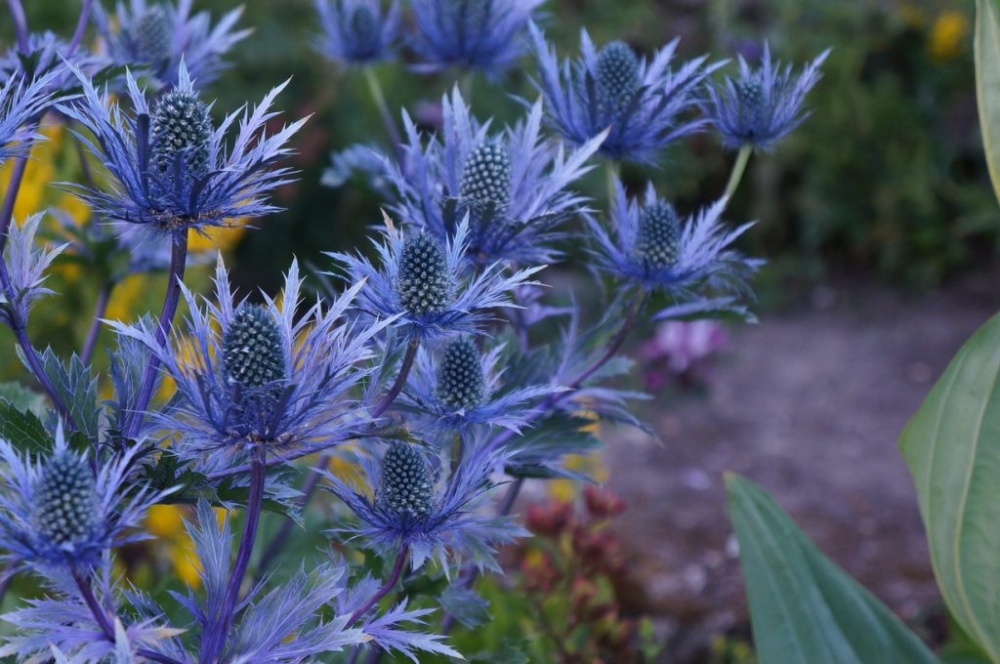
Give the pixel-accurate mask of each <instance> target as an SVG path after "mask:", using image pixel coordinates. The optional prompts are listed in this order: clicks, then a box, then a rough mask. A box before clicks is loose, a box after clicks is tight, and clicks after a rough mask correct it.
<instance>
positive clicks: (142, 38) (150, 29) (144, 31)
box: [132, 5, 173, 66]
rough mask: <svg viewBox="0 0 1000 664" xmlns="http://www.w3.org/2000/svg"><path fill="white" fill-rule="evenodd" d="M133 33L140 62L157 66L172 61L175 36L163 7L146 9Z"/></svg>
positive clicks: (155, 6) (157, 6)
mask: <svg viewBox="0 0 1000 664" xmlns="http://www.w3.org/2000/svg"><path fill="white" fill-rule="evenodd" d="M133 31H134V34H132V39H133V40H134V41H135V45H136V56H137V57H138V59H139V61H140V62H142V63H145V64H148V65H154V66H156V65H159V64H161V63H163V62H165V61H167V60H169V59H170V51H171V45H172V41H173V34H171V25H170V17H168V16H167V12H166V10H164V9H163V7H162V6H161V5H152V6H150V7H149V8H148V9H146V11H145V12H143V14H142V16H140V17H139V20H138V21H136V23H135V26H134V27H133Z"/></svg>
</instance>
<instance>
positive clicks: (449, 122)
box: [386, 88, 603, 265]
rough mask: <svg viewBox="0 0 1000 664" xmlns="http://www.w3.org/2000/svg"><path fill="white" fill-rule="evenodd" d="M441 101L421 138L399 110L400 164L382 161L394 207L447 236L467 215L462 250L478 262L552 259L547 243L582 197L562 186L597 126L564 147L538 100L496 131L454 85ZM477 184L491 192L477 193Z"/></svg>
mask: <svg viewBox="0 0 1000 664" xmlns="http://www.w3.org/2000/svg"><path fill="white" fill-rule="evenodd" d="M442 109H443V114H444V123H443V128H442V131H441V135H440V136H439V137H437V136H434V137H431V138H430V139H429V140H428V141H427V142H426V146H425V145H424V142H423V140H422V139H421V137H420V134H419V132H418V131H417V128H416V126H415V124H414V123H413V121H412V120H411V119H410V117H409V116H408V115H404V117H403V123H404V126H405V129H406V144H405V145H404V147H403V151H404V155H405V158H404V159H403V163H404V164H405V167H403V168H402V169H401V168H400V167H399V166H397V165H396V164H395V162H392V163H389V161H388V160H387V161H386V163H387V165H388V169H389V172H388V176H389V180H390V182H391V184H392V186H393V189H394V190H395V194H396V196H395V198H396V202H395V203H394V204H393V205H392V206H391V209H392V210H393V212H395V213H396V214H397V215H398V216H399V218H400V219H402V220H404V221H405V222H406V223H408V224H414V225H417V226H420V227H422V228H425V229H426V230H427V231H428V232H429V233H431V234H433V235H434V236H435V237H437V238H438V239H439V240H441V241H445V240H450V239H452V238H454V236H455V233H456V232H457V230H458V227H459V226H460V225H461V223H462V220H463V219H464V218H466V216H467V217H468V220H469V231H468V250H467V253H466V255H467V257H468V258H469V259H471V260H473V261H476V262H478V263H492V262H494V261H497V260H511V261H514V262H517V263H520V264H525V265H540V264H546V263H552V262H554V261H556V260H558V258H559V256H560V255H561V254H560V252H559V251H558V249H557V248H556V247H555V246H554V245H555V244H556V243H557V242H558V241H559V240H561V239H563V238H564V237H565V230H564V229H563V228H562V225H563V223H564V222H565V221H566V220H567V219H569V218H570V217H572V216H573V215H574V214H576V213H577V212H578V211H579V210H580V209H581V208H582V207H583V206H584V204H585V202H586V199H585V198H584V197H582V196H580V195H579V194H577V193H576V192H573V191H570V190H569V189H568V187H569V185H570V184H571V183H572V182H573V181H575V180H577V179H578V178H580V177H581V176H582V175H583V174H585V173H586V172H588V171H589V170H590V169H591V168H592V166H591V165H589V164H588V163H587V161H588V159H590V157H591V156H593V154H594V153H595V152H596V151H597V150H598V148H599V146H600V144H601V140H602V138H603V134H601V132H598V134H599V135H598V136H597V137H595V138H594V139H592V140H590V141H586V142H585V143H584V145H583V146H582V147H580V148H579V149H577V150H574V151H572V152H571V153H570V154H568V155H567V154H566V152H565V151H564V149H563V147H562V146H561V145H559V146H557V145H553V144H552V142H551V141H547V140H545V138H544V137H543V136H542V134H541V126H542V116H543V112H542V103H541V101H539V102H538V103H536V104H535V105H534V106H532V107H531V110H530V111H529V113H528V115H527V117H525V118H524V119H522V120H521V121H520V122H518V123H517V124H516V125H515V126H514V127H508V128H506V129H504V130H503V131H501V132H498V133H496V134H491V133H490V123H489V122H486V123H480V122H479V121H478V120H476V118H475V117H473V115H472V113H471V111H470V109H469V106H468V104H467V103H466V102H465V100H464V99H462V96H461V94H460V93H459V91H458V89H457V88H456V89H455V90H454V91H453V92H452V94H451V96H450V97H449V96H447V95H446V96H445V97H444V98H443V99H442ZM487 156H489V157H490V159H492V160H499V161H498V164H499V163H501V162H505V163H503V166H502V167H497V168H494V169H492V170H490V169H489V168H487V167H484V166H483V165H482V163H480V162H482V161H483V160H484V159H485V158H486V157H487ZM494 180H495V182H494ZM463 184H464V186H463ZM484 187H489V188H490V190H491V191H493V194H483V193H477V192H479V190H481V189H482V190H483V191H486V189H484ZM494 199H495V200H494Z"/></svg>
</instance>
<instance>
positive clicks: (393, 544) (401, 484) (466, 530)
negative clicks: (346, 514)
mask: <svg viewBox="0 0 1000 664" xmlns="http://www.w3.org/2000/svg"><path fill="white" fill-rule="evenodd" d="M504 458H505V457H504V455H503V454H500V453H497V452H485V451H483V450H481V449H477V450H474V451H473V452H472V453H470V454H468V455H466V456H465V458H464V459H463V460H462V462H461V463H460V464H459V465H458V467H457V468H454V469H453V470H452V472H451V473H450V474H448V476H447V477H443V475H444V473H443V470H442V468H441V460H440V458H439V457H438V456H435V455H428V453H427V451H426V450H425V449H424V448H423V447H421V446H418V445H415V444H410V443H393V444H391V445H389V446H388V448H387V450H386V451H385V452H384V453H383V454H382V456H381V458H373V457H370V456H369V457H364V458H362V459H361V460H360V462H361V465H362V468H363V469H364V472H365V482H364V484H363V485H362V486H350V485H348V484H347V483H345V482H344V481H343V480H342V479H340V478H338V477H335V476H333V475H330V474H329V473H327V474H326V478H327V480H328V481H329V483H328V484H327V485H326V487H325V488H326V489H327V490H328V491H330V492H331V493H333V494H334V495H335V496H337V497H338V498H340V500H342V501H343V502H344V504H345V505H346V506H347V507H348V508H349V509H350V510H351V512H353V514H354V515H355V516H356V517H357V523H354V524H345V525H344V526H342V527H339V528H338V529H336V530H335V531H333V533H334V534H338V535H347V536H349V537H350V538H352V539H354V538H357V539H359V540H360V542H361V543H362V544H364V545H365V546H368V547H371V548H373V549H374V550H376V551H377V552H378V553H379V554H381V555H383V556H388V555H390V554H393V553H394V552H398V551H399V550H400V548H401V547H404V546H405V547H407V548H408V550H409V556H410V562H411V564H412V567H413V569H419V568H421V567H422V566H423V565H424V563H425V562H426V561H427V560H430V559H433V560H436V561H437V562H438V564H439V565H440V566H441V567H442V569H444V570H445V571H447V570H449V569H450V564H452V563H454V564H455V565H459V564H461V563H462V561H463V560H465V559H468V561H470V562H471V563H472V564H474V565H476V566H477V567H478V568H479V569H484V568H489V569H491V570H494V571H500V568H499V566H498V565H497V562H496V560H495V559H494V547H495V546H498V545H502V544H506V543H508V542H511V541H513V540H514V539H515V538H517V537H520V536H522V535H523V534H524V531H522V530H521V528H519V527H518V526H517V525H515V524H514V522H513V521H512V520H510V519H509V518H508V517H502V516H495V515H493V514H489V515H487V514H482V513H480V512H479V511H478V508H479V507H481V506H482V505H483V504H484V502H485V501H486V499H487V498H488V496H489V494H490V491H491V489H493V488H494V486H495V485H494V483H493V482H492V481H491V480H490V475H491V473H493V472H494V471H495V470H497V469H498V468H499V467H500V466H501V465H502V463H503V460H504Z"/></svg>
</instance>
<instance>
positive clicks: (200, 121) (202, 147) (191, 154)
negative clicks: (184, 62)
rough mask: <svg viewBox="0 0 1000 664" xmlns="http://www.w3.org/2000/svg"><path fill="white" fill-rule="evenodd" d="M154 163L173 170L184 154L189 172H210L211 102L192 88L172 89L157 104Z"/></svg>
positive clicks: (162, 169) (197, 174)
mask: <svg viewBox="0 0 1000 664" xmlns="http://www.w3.org/2000/svg"><path fill="white" fill-rule="evenodd" d="M152 130H153V131H152V133H153V147H152V166H153V168H154V169H155V170H156V171H157V172H159V173H161V174H166V173H170V172H171V171H172V170H173V169H174V164H175V163H176V161H177V159H178V157H179V156H180V155H183V159H184V164H185V166H186V173H187V174H190V175H191V176H193V177H196V178H199V177H202V176H204V175H205V174H206V173H208V170H209V167H210V164H209V143H210V142H211V138H212V120H211V119H210V118H209V117H208V106H206V105H205V103H204V102H202V101H201V100H200V99H198V98H197V97H196V96H195V95H193V94H191V93H190V92H184V91H182V90H171V91H170V92H168V93H166V94H165V95H163V97H162V98H161V99H160V101H159V102H158V103H157V104H156V108H155V109H154V111H153V120H152Z"/></svg>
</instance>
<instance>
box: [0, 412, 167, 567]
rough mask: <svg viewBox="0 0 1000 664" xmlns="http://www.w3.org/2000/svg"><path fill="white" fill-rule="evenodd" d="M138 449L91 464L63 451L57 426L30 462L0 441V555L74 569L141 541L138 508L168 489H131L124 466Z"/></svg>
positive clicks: (141, 513)
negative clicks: (48, 445)
mask: <svg viewBox="0 0 1000 664" xmlns="http://www.w3.org/2000/svg"><path fill="white" fill-rule="evenodd" d="M143 451H144V448H142V447H141V446H134V447H132V448H130V449H129V450H128V451H126V452H124V453H123V454H122V455H121V456H120V457H118V458H117V459H114V460H111V461H107V462H103V463H99V464H98V470H97V472H96V473H95V472H94V471H93V469H92V468H91V465H90V463H88V462H87V457H86V455H84V454H78V453H76V452H74V451H72V450H70V449H69V447H68V445H67V442H66V439H65V437H64V436H63V432H62V429H61V428H60V429H58V430H57V431H56V436H55V443H54V447H53V449H52V451H51V452H50V453H48V454H45V455H39V456H37V457H35V458H34V460H32V459H31V458H30V457H29V456H28V455H25V456H21V454H19V453H18V451H17V450H15V449H14V447H13V446H12V445H11V444H10V443H8V442H7V441H3V440H0V460H2V462H3V463H2V464H0V487H2V488H0V541H2V542H3V546H4V548H5V549H6V553H5V554H4V555H3V556H0V559H3V560H5V561H7V562H8V563H11V564H12V565H13V569H19V568H21V567H24V566H32V567H34V568H35V569H37V570H39V571H42V572H45V571H46V570H48V569H51V568H63V569H72V570H76V571H80V572H84V571H88V570H90V569H91V568H94V567H96V566H98V565H99V564H100V563H101V559H102V557H103V555H104V554H105V552H107V551H108V550H110V549H111V548H112V547H116V546H119V545H121V544H125V543H128V542H132V541H136V540H140V539H143V538H144V537H145V536H144V535H143V534H142V533H140V532H139V531H136V530H135V528H136V527H137V526H138V525H139V524H140V522H141V521H142V518H143V517H144V515H145V512H146V510H147V509H148V508H149V507H150V506H151V505H153V504H155V503H157V502H159V501H160V500H161V499H162V498H163V497H164V496H165V495H167V494H169V493H170V491H163V492H154V491H151V490H149V489H148V488H144V487H139V488H136V486H135V484H134V482H133V480H132V478H131V476H130V469H131V468H132V467H133V465H134V462H135V458H136V456H137V455H138V454H140V453H142V452H143Z"/></svg>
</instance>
